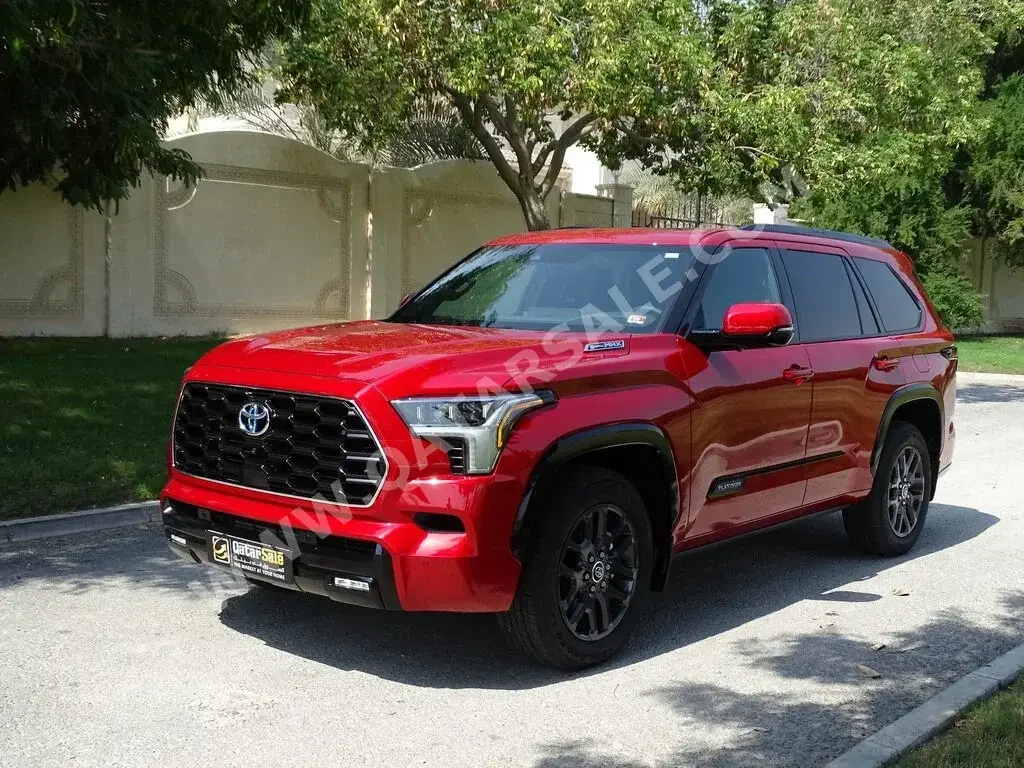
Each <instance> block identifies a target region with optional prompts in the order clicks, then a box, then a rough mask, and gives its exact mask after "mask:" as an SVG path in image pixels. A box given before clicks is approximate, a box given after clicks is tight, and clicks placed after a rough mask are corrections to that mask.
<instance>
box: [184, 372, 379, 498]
mask: <svg viewBox="0 0 1024 768" xmlns="http://www.w3.org/2000/svg"><path fill="white" fill-rule="evenodd" d="M250 402H256V403H262V404H264V405H266V406H268V407H269V408H270V411H271V416H270V428H269V429H268V430H267V432H266V433H265V434H263V435H260V436H259V437H252V436H250V435H248V434H246V433H245V432H243V431H242V429H241V427H240V426H239V423H238V412H239V411H240V410H241V408H242V406H243V405H245V404H246V403H250ZM174 467H175V469H177V470H179V471H181V472H187V473H188V474H190V475H197V476H199V477H205V478H207V479H210V480H219V481H221V482H225V483H233V484H235V485H243V486H246V487H248V488H257V489H259V490H264V491H273V492H274V493H285V494H288V495H291V496H302V497H305V498H313V497H322V498H325V499H328V500H332V501H338V502H342V503H346V504H364V505H365V504H368V503H369V502H370V500H371V499H372V498H373V496H374V494H375V493H376V491H377V488H378V487H379V486H380V484H381V483H382V482H383V479H384V472H385V462H384V456H383V454H382V453H381V451H380V449H379V448H378V447H377V443H376V441H375V440H374V439H373V435H372V434H371V433H370V428H369V426H368V425H367V424H366V422H365V421H364V420H363V417H362V416H361V415H360V414H359V412H358V411H357V410H356V409H355V407H354V406H353V405H352V404H351V403H349V402H348V401H346V400H337V399H333V398H329V397H321V396H317V395H301V394H296V393H294V392H278V391H274V390H266V389H247V388H244V387H229V386H223V385H220V384H204V383H199V382H190V383H188V384H186V385H185V388H184V390H183V391H182V394H181V403H180V404H179V405H178V413H177V415H176V416H175V419H174Z"/></svg>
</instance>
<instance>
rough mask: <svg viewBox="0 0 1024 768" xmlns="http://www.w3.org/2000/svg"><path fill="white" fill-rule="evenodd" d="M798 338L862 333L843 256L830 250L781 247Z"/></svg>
mask: <svg viewBox="0 0 1024 768" xmlns="http://www.w3.org/2000/svg"><path fill="white" fill-rule="evenodd" d="M782 262H783V263H784V264H785V265H786V273H787V274H788V275H789V284H790V286H792V288H793V301H794V302H795V303H796V313H797V330H798V331H799V333H800V340H801V341H824V340H826V339H849V338H853V337H856V336H860V335H861V329H860V316H859V315H858V313H857V300H856V299H855V298H854V295H853V286H852V285H851V284H850V277H849V275H847V273H846V267H845V266H843V259H842V257H840V256H835V255H833V254H831V253H811V252H810V251H783V253H782Z"/></svg>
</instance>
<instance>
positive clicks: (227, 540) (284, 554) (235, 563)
mask: <svg viewBox="0 0 1024 768" xmlns="http://www.w3.org/2000/svg"><path fill="white" fill-rule="evenodd" d="M210 560H211V561H212V562H214V563H216V564H217V565H226V566H227V567H229V568H233V569H235V570H236V571H240V572H241V573H242V575H244V576H253V577H255V578H260V579H268V580H270V581H279V582H282V583H284V584H290V583H291V582H292V558H291V553H290V552H289V551H288V550H286V549H279V548H278V547H272V546H270V545H269V544H263V543H261V542H259V541H248V540H247V539H239V538H236V537H234V536H228V535H226V534H223V533H217V532H216V531H210Z"/></svg>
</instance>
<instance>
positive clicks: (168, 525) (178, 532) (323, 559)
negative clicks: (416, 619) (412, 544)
mask: <svg viewBox="0 0 1024 768" xmlns="http://www.w3.org/2000/svg"><path fill="white" fill-rule="evenodd" d="M163 523H164V534H165V535H166V536H167V543H168V545H169V546H170V547H171V551H173V552H174V553H175V554H176V555H178V556H179V557H180V558H182V559H183V560H186V561H188V562H195V563H205V564H206V565H213V566H216V567H218V568H221V569H222V570H229V569H228V568H226V567H225V566H222V565H220V564H218V563H216V562H214V561H213V560H212V558H211V557H210V535H211V533H213V532H216V533H223V534H227V535H229V536H235V537H237V538H240V539H248V540H249V541H262V542H268V541H272V542H274V543H278V542H280V543H284V544H289V543H290V544H291V545H292V546H291V547H289V548H290V549H297V550H298V551H299V553H300V554H299V556H298V557H297V558H296V559H295V561H294V565H293V582H292V583H291V584H281V583H279V582H277V581H273V582H271V583H273V584H275V585H276V586H278V587H281V588H282V589H293V590H296V591H299V592H308V593H311V594H314V595H321V596H322V597H329V598H330V599H332V600H337V601H338V602H341V603H351V604H353V605H362V606H365V607H367V608H384V609H388V610H399V609H400V608H401V607H402V606H401V603H400V602H399V600H398V592H397V590H396V588H395V576H394V568H393V566H392V563H391V556H390V555H389V554H388V553H387V552H386V551H385V550H384V548H383V547H382V546H381V545H380V544H374V543H373V542H372V541H363V540H360V539H349V538H344V537H341V536H327V537H324V538H320V537H318V536H317V535H316V534H314V533H312V532H310V531H304V530H298V529H293V530H291V531H285V530H282V528H281V526H279V525H269V524H266V523H259V522H257V521H254V520H249V519H246V518H244V517H238V516H235V515H226V514H224V513H223V512H214V511H213V510H209V509H204V508H202V507H196V506H194V505H192V504H183V503H181V502H177V501H173V500H167V501H165V504H164V507H163ZM268 537H269V538H268ZM182 542H184V543H182ZM337 577H342V578H346V579H354V580H356V581H359V582H361V583H363V584H367V585H368V587H369V588H368V589H367V590H366V591H362V590H354V589H347V588H343V587H339V586H336V584H335V578H337ZM247 578H258V577H253V576H252V575H250V574H247ZM267 581H270V580H269V579H268V580H267Z"/></svg>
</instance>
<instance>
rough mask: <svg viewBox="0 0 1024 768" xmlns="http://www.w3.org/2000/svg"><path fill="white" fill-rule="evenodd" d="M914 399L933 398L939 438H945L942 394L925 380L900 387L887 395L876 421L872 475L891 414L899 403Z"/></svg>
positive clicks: (880, 452)
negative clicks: (882, 409) (877, 421)
mask: <svg viewBox="0 0 1024 768" xmlns="http://www.w3.org/2000/svg"><path fill="white" fill-rule="evenodd" d="M915 400H934V401H935V404H936V405H937V406H938V407H939V440H940V441H944V440H945V439H946V437H945V435H944V434H943V431H944V429H945V424H946V417H945V412H944V410H943V407H942V395H940V394H939V390H937V389H936V388H935V387H933V386H932V385H931V384H928V383H927V382H923V381H922V382H917V383H915V384H907V385H906V386H905V387H900V388H899V389H897V390H896V391H895V392H893V393H892V395H891V396H890V397H889V402H887V403H886V404H885V410H884V411H882V419H881V421H880V422H879V423H878V434H877V435H876V436H875V447H874V448H873V449H872V450H871V474H872V476H874V474H875V472H876V471H877V469H878V460H879V457H880V456H881V454H882V445H883V444H884V443H885V436H886V434H888V432H889V425H890V424H891V423H892V417H893V414H895V413H896V410H897V409H898V408H899V407H900V406H901V405H906V404H907V403H912V402H913V401H915ZM941 454H942V445H941V443H940V445H939V455H941Z"/></svg>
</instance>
